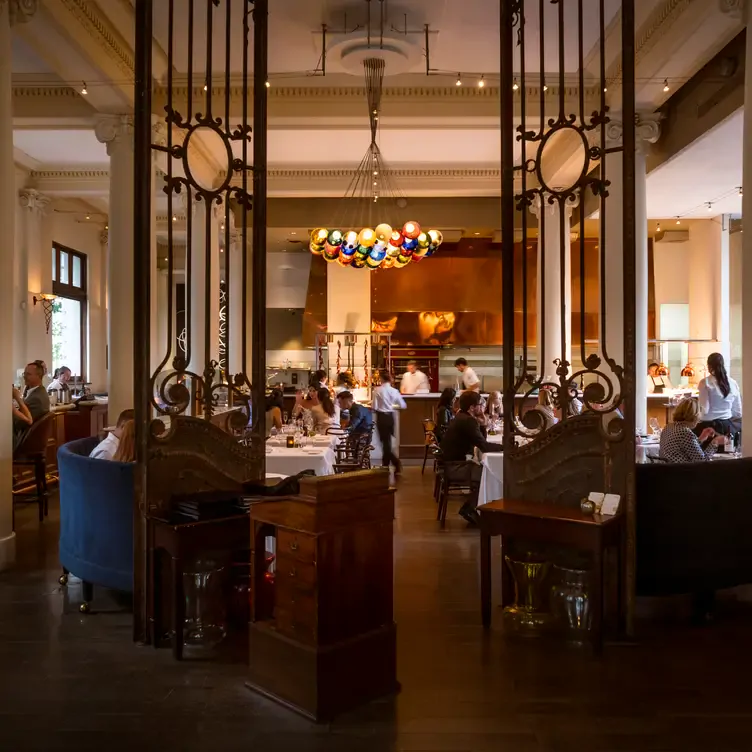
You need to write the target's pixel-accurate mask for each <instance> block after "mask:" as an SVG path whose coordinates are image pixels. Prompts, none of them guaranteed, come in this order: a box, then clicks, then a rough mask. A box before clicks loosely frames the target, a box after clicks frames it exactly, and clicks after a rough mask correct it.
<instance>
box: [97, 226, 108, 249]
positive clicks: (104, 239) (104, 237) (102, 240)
mask: <svg viewBox="0 0 752 752" xmlns="http://www.w3.org/2000/svg"><path fill="white" fill-rule="evenodd" d="M99 242H100V243H101V245H102V248H106V247H107V246H108V245H109V243H110V231H109V230H102V232H100V233H99Z"/></svg>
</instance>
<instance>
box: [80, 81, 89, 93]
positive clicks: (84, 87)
mask: <svg viewBox="0 0 752 752" xmlns="http://www.w3.org/2000/svg"><path fill="white" fill-rule="evenodd" d="M82 83H83V86H82V87H81V94H83V95H84V96H86V95H87V94H88V93H89V91H88V89H87V88H86V81H82Z"/></svg>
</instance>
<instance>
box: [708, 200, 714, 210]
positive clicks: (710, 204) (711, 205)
mask: <svg viewBox="0 0 752 752" xmlns="http://www.w3.org/2000/svg"><path fill="white" fill-rule="evenodd" d="M708 211H713V203H712V202H711V201H708Z"/></svg>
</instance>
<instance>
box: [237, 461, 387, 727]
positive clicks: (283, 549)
mask: <svg viewBox="0 0 752 752" xmlns="http://www.w3.org/2000/svg"><path fill="white" fill-rule="evenodd" d="M393 520H394V491H393V490H390V489H389V474H388V473H387V472H385V471H383V470H370V471H366V472H361V473H350V474H346V475H339V476H331V477H324V478H304V479H303V480H301V482H300V494H299V495H298V496H293V497H289V498H286V499H281V500H274V501H268V502H261V503H258V504H254V505H253V506H252V507H251V546H252V552H251V560H252V572H253V575H252V576H253V587H252V593H253V595H252V603H251V619H252V623H251V628H250V681H249V686H250V687H251V688H252V689H254V690H256V691H258V692H260V693H262V694H264V695H265V696H267V697H271V698H272V699H274V700H276V701H278V702H281V703H282V704H284V705H286V706H288V707H290V708H292V709H294V710H296V711H298V712H299V713H302V714H303V715H305V716H307V717H309V718H312V719H313V720H316V721H327V720H330V719H331V718H333V717H334V716H336V715H338V714H339V713H341V712H344V711H346V710H349V709H351V708H353V707H355V706H357V705H360V704H362V703H364V702H367V701H369V700H371V699H374V698H376V697H380V696H383V695H386V694H389V693H391V692H394V691H395V690H396V689H397V688H398V684H397V679H396V627H395V625H394V613H393V612H394V609H393V564H392V560H393V530H392V527H393ZM270 534H273V535H274V536H275V537H276V546H277V547H276V570H275V578H274V601H273V603H269V602H268V601H266V600H265V599H261V598H256V594H257V593H261V592H263V588H262V586H261V585H262V580H263V577H264V575H265V573H266V562H265V549H266V546H265V538H266V536H268V535H270Z"/></svg>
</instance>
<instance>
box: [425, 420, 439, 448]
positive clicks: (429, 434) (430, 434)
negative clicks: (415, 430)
mask: <svg viewBox="0 0 752 752" xmlns="http://www.w3.org/2000/svg"><path fill="white" fill-rule="evenodd" d="M423 439H424V440H425V444H426V446H433V445H434V444H437V443H438V442H437V439H436V421H435V420H431V419H430V418H425V419H424V420H423Z"/></svg>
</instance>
